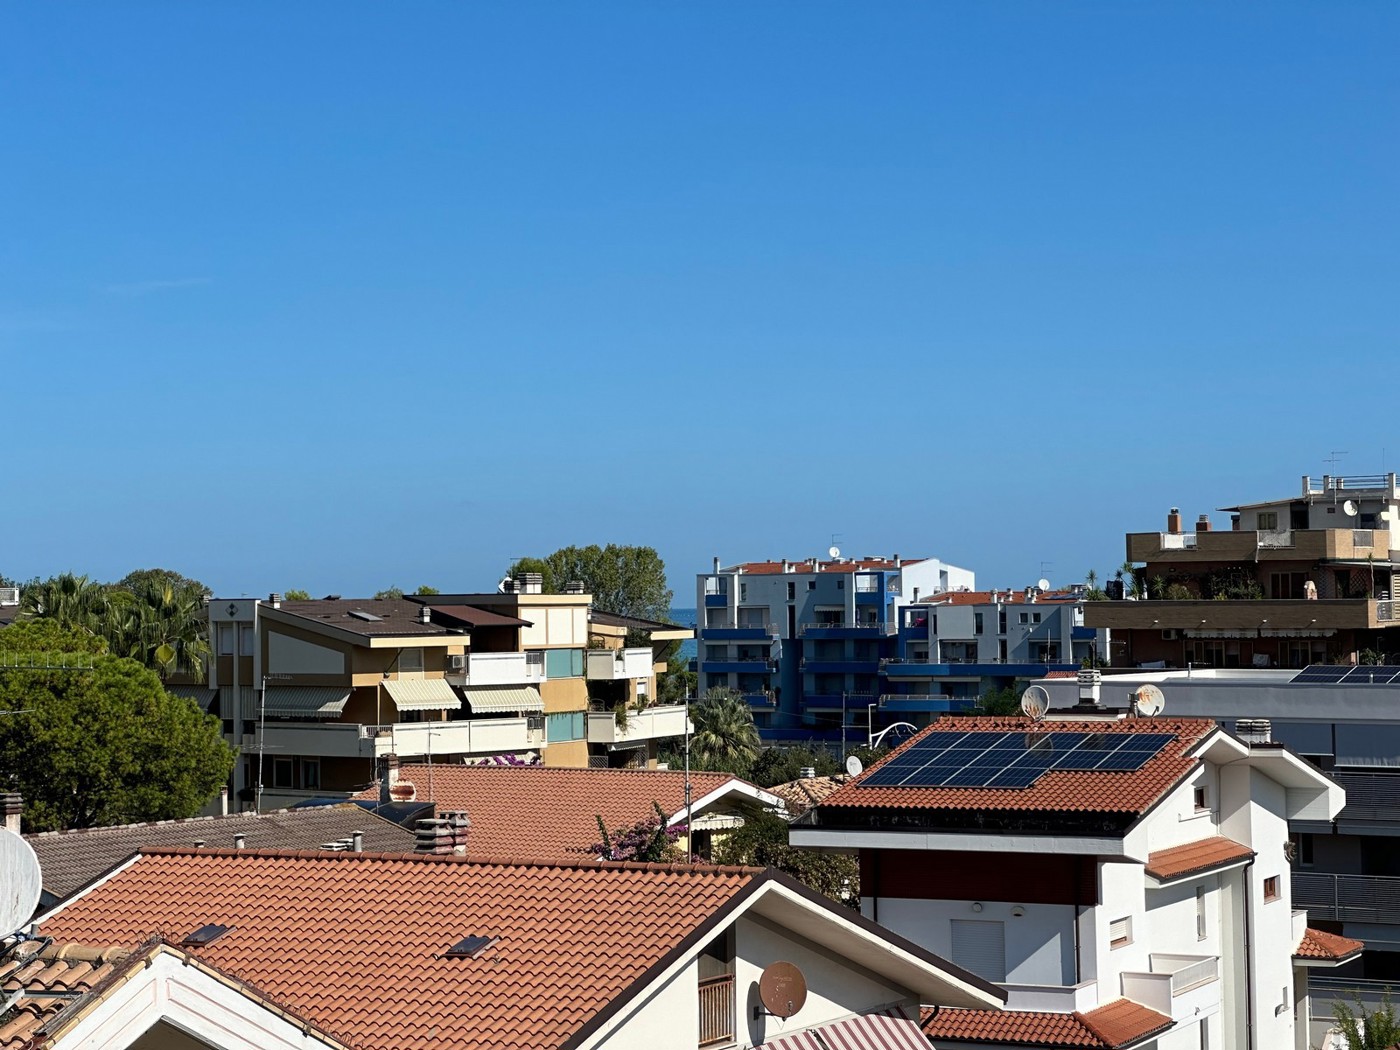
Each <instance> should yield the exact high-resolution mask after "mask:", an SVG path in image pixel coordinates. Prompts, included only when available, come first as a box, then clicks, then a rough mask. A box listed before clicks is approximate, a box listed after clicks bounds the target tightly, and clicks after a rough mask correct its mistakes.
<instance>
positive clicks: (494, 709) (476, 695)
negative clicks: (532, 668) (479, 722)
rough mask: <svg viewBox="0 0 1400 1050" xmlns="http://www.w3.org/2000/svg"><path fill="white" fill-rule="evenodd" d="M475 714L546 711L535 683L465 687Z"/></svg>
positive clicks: (535, 712)
mask: <svg viewBox="0 0 1400 1050" xmlns="http://www.w3.org/2000/svg"><path fill="white" fill-rule="evenodd" d="M462 692H464V693H466V694H467V703H468V704H470V705H471V709H472V714H474V715H499V714H507V713H510V712H514V711H530V712H532V713H534V714H542V713H543V712H544V701H543V700H542V699H541V698H540V691H539V688H538V687H537V686H533V685H498V686H491V687H489V688H487V687H484V686H483V687H479V688H476V689H463V690H462Z"/></svg>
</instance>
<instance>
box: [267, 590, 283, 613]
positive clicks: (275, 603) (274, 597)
mask: <svg viewBox="0 0 1400 1050" xmlns="http://www.w3.org/2000/svg"><path fill="white" fill-rule="evenodd" d="M267 604H268V605H270V606H272V607H273V608H274V609H280V608H282V596H281V595H280V594H278V593H277V592H276V591H273V592H272V593H271V594H269V595H268V596H267Z"/></svg>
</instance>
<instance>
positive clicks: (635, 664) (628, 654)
mask: <svg viewBox="0 0 1400 1050" xmlns="http://www.w3.org/2000/svg"><path fill="white" fill-rule="evenodd" d="M652 659H653V657H652V652H651V650H650V649H641V648H637V649H590V650H588V663H587V667H586V673H587V675H588V678H589V679H590V680H591V681H595V682H597V681H616V680H619V679H625V678H646V677H648V676H650V674H651V671H652Z"/></svg>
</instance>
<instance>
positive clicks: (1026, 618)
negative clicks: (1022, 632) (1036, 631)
mask: <svg viewBox="0 0 1400 1050" xmlns="http://www.w3.org/2000/svg"><path fill="white" fill-rule="evenodd" d="M1020 620H1021V623H1030V622H1031V614H1030V613H1021V614H1020Z"/></svg>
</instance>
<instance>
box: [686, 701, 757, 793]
mask: <svg viewBox="0 0 1400 1050" xmlns="http://www.w3.org/2000/svg"><path fill="white" fill-rule="evenodd" d="M690 721H691V723H692V724H693V725H694V726H695V729H694V731H693V732H692V733H691V736H690V756H691V761H692V763H693V764H694V765H696V766H699V767H700V768H703V769H714V770H722V771H724V772H728V773H736V774H739V775H742V774H744V773H745V772H747V771H748V768H749V767H750V766H751V765H753V763H754V760H755V759H756V758H758V752H759V748H760V746H761V744H760V742H759V738H758V729H757V728H755V726H754V724H753V712H752V711H751V710H750V709H749V705H748V704H747V703H745V702H744V698H743V697H742V696H740V695H739V694H738V693H736V692H734V691H733V690H732V689H711V690H709V691H708V692H707V693H706V694H705V696H704V698H703V699H702V700H699V701H697V702H696V703H695V704H693V705H691V708H690Z"/></svg>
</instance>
